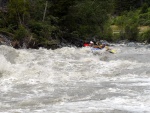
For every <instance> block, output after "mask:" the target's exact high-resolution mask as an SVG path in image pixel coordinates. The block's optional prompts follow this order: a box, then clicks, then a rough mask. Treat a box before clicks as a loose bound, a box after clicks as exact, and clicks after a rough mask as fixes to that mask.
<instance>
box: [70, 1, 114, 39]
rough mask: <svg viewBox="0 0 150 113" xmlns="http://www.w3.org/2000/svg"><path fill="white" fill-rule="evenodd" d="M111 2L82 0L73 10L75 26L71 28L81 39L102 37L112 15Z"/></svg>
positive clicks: (72, 15)
mask: <svg viewBox="0 0 150 113" xmlns="http://www.w3.org/2000/svg"><path fill="white" fill-rule="evenodd" d="M111 3H112V2H111V1H109V0H107V1H99V0H95V1H93V0H82V1H77V2H76V5H75V6H74V7H73V9H72V14H71V17H72V18H71V19H73V20H72V22H73V23H74V26H72V27H71V29H72V30H75V31H77V32H78V33H79V35H80V36H81V37H92V36H94V35H97V36H101V35H102V34H103V33H104V31H105V28H104V26H105V24H106V23H107V22H108V20H109V16H108V14H109V13H111V8H108V7H109V6H110V5H111Z"/></svg>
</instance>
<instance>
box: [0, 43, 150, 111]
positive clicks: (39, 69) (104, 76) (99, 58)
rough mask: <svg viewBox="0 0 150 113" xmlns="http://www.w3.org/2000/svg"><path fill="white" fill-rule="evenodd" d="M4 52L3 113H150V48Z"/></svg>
mask: <svg viewBox="0 0 150 113" xmlns="http://www.w3.org/2000/svg"><path fill="white" fill-rule="evenodd" d="M111 48H112V49H114V50H115V51H116V53H115V54H112V53H109V52H107V51H104V50H103V51H97V52H96V53H94V52H92V51H91V49H90V48H88V47H87V48H85V47H83V48H76V47H63V48H60V49H56V50H51V49H50V50H47V49H44V48H40V49H14V48H12V47H8V46H2V45H1V46H0V113H150V58H149V56H150V45H142V44H139V45H138V46H128V45H119V44H115V45H114V46H112V47H111Z"/></svg>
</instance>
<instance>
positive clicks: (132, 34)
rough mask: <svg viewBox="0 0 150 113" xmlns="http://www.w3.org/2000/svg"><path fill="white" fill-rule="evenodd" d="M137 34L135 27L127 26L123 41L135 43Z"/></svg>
mask: <svg viewBox="0 0 150 113" xmlns="http://www.w3.org/2000/svg"><path fill="white" fill-rule="evenodd" d="M138 33H139V30H138V27H137V25H132V26H131V25H127V26H126V27H125V39H127V40H129V41H137V37H138Z"/></svg>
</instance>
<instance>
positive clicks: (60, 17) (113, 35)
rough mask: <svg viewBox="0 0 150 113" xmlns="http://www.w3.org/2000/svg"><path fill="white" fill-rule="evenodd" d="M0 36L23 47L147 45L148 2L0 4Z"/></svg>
mask: <svg viewBox="0 0 150 113" xmlns="http://www.w3.org/2000/svg"><path fill="white" fill-rule="evenodd" d="M0 36H5V37H9V39H10V40H12V41H13V42H17V43H19V45H20V46H23V43H24V44H26V46H27V47H34V48H37V47H40V46H43V47H52V45H59V44H60V43H62V42H63V43H69V44H74V45H76V46H82V43H83V41H85V40H90V39H96V40H107V41H110V42H117V41H119V40H128V41H138V42H147V43H149V42H150V0H0Z"/></svg>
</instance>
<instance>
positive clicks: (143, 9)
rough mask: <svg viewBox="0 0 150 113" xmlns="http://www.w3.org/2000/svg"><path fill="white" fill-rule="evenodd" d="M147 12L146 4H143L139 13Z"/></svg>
mask: <svg viewBox="0 0 150 113" xmlns="http://www.w3.org/2000/svg"><path fill="white" fill-rule="evenodd" d="M147 12H148V4H146V3H144V4H143V6H142V8H141V11H140V13H141V14H142V13H147Z"/></svg>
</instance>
